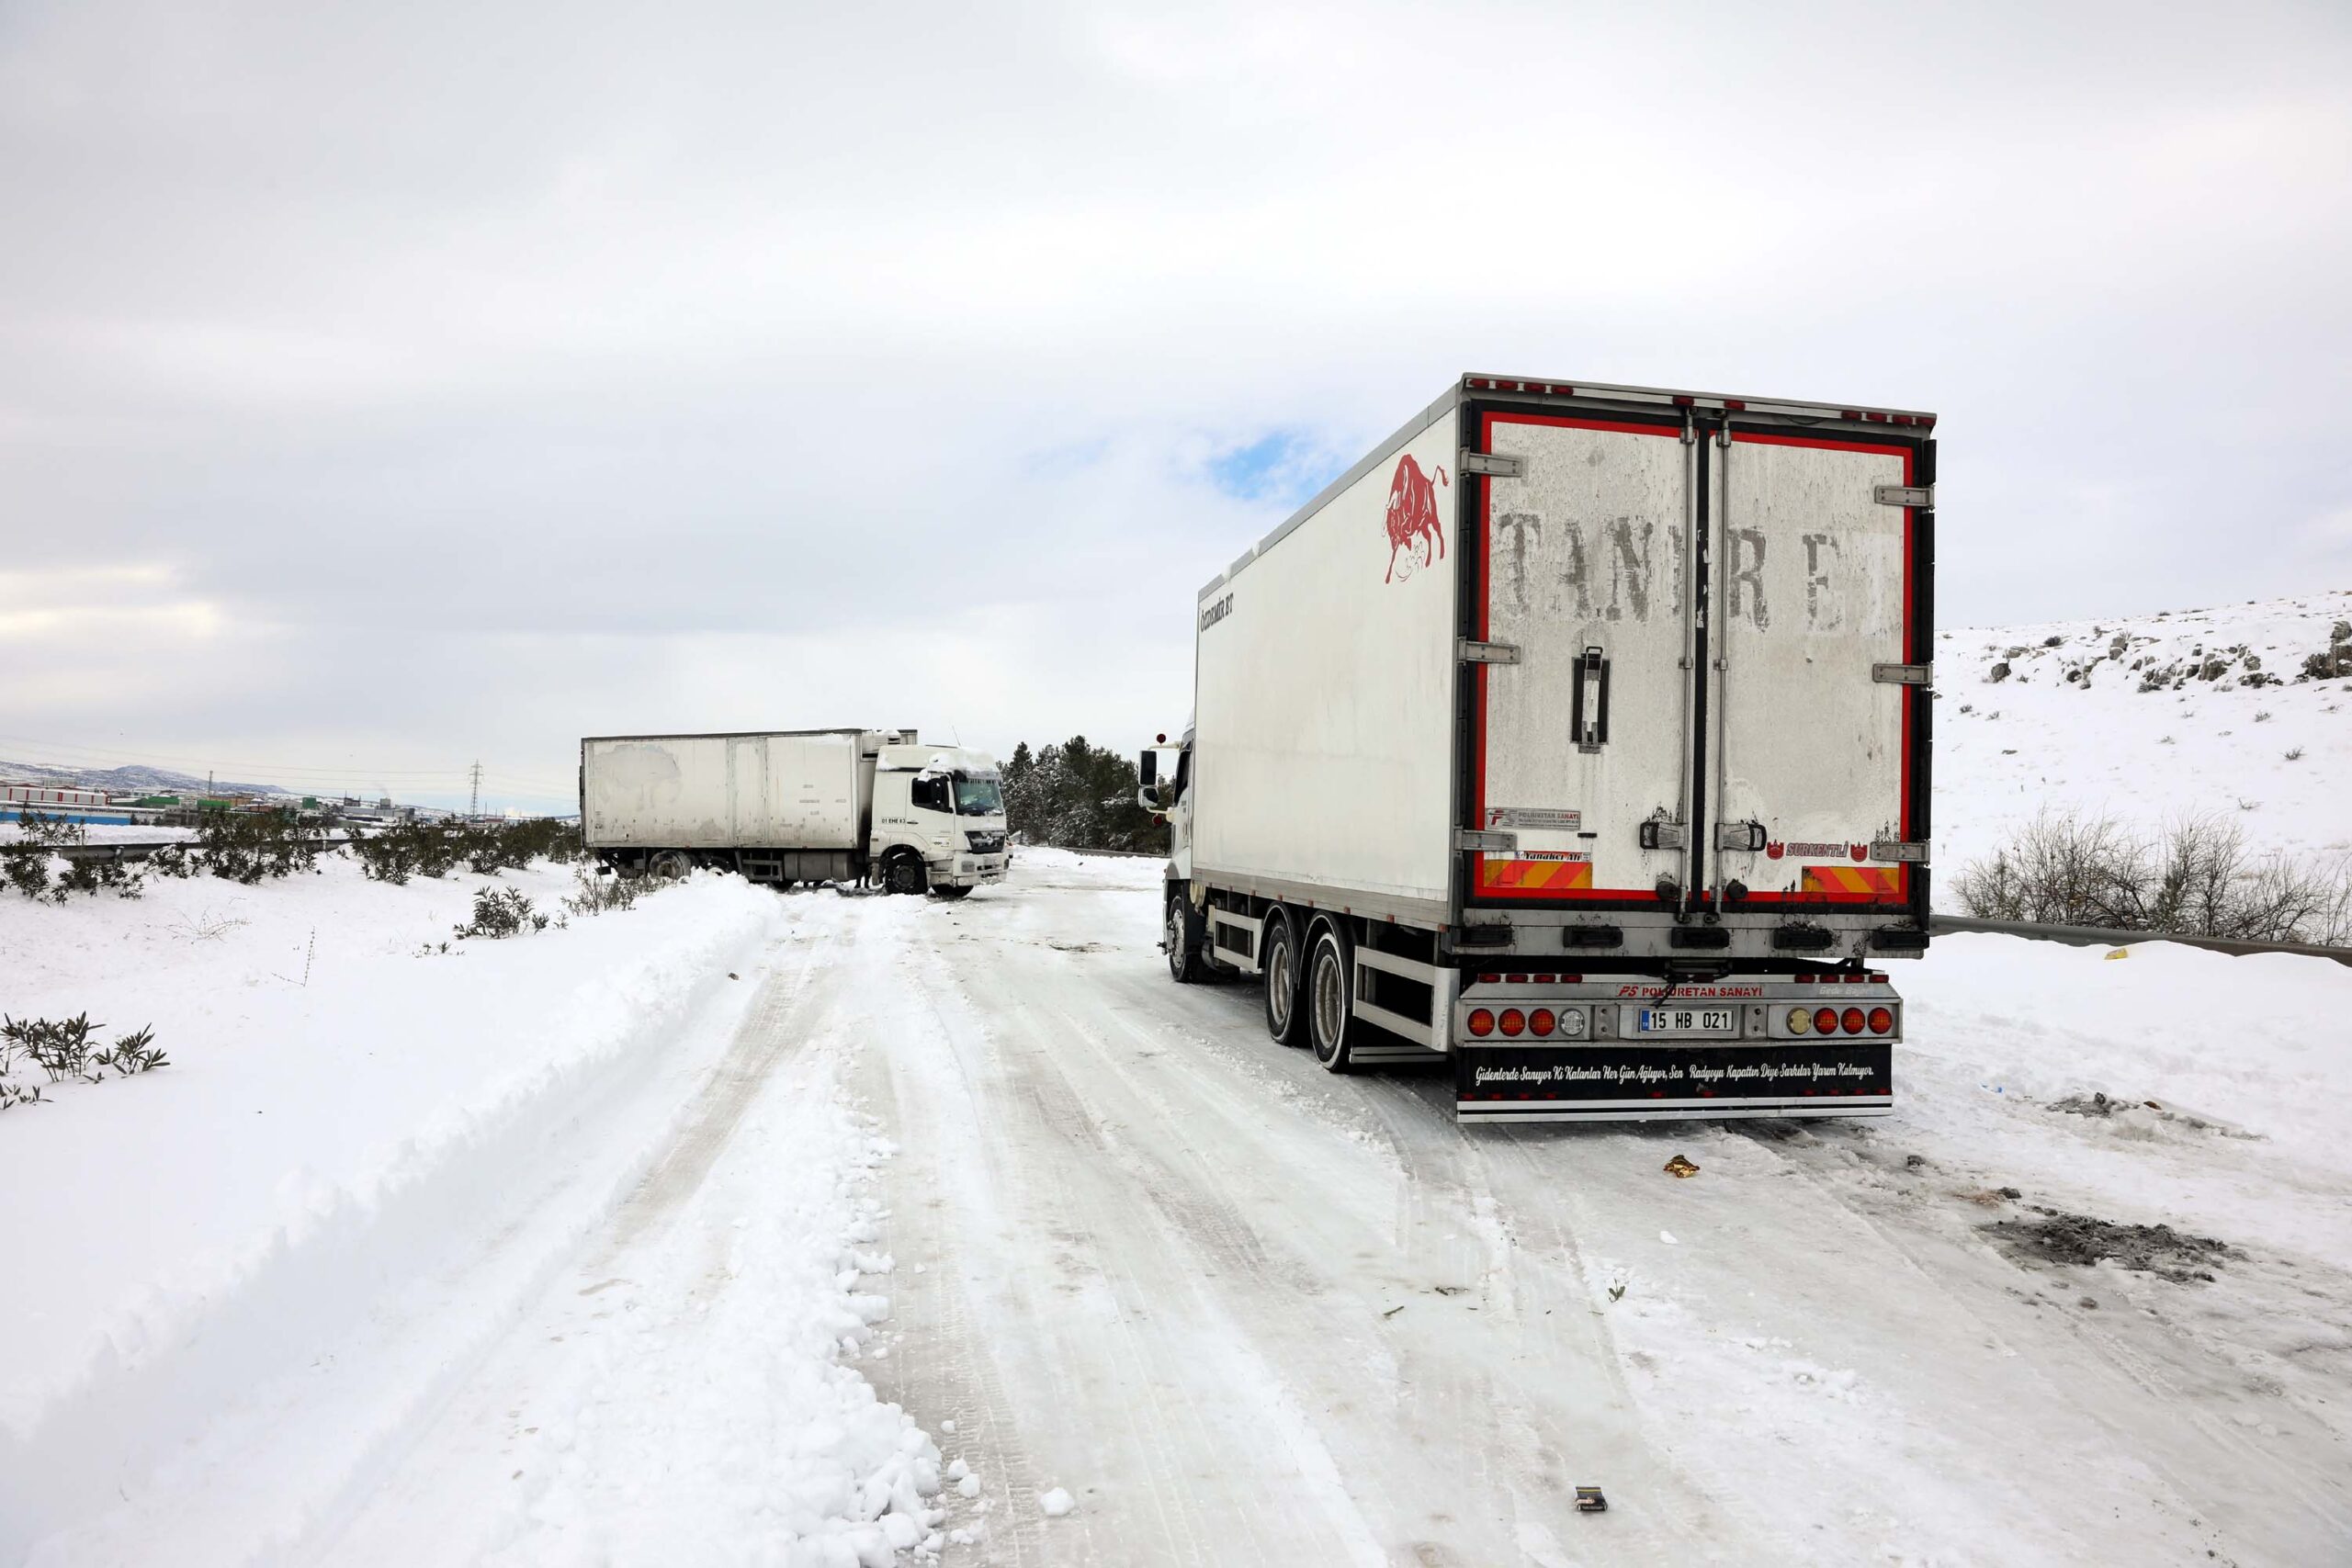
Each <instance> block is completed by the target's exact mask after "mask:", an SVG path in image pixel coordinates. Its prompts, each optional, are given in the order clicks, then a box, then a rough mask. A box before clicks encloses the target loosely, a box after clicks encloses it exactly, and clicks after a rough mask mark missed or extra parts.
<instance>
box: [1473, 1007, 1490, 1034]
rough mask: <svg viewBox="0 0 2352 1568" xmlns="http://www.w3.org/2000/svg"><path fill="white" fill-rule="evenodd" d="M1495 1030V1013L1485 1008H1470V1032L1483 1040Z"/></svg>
mask: <svg viewBox="0 0 2352 1568" xmlns="http://www.w3.org/2000/svg"><path fill="white" fill-rule="evenodd" d="M1470 1032H1471V1033H1473V1034H1475V1035H1476V1036H1477V1037H1478V1038H1479V1039H1481V1040H1484V1039H1485V1038H1486V1037H1487V1035H1489V1034H1492V1033H1493V1032H1495V1015H1494V1014H1493V1013H1490V1012H1488V1011H1487V1010H1486V1009H1485V1008H1473V1009H1471V1010H1470Z"/></svg>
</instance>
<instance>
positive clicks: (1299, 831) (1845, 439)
mask: <svg viewBox="0 0 2352 1568" xmlns="http://www.w3.org/2000/svg"><path fill="white" fill-rule="evenodd" d="M1934 424H1935V419H1934V416H1933V415H1931V414H1926V413H1920V412H1913V411H1907V410H1901V411H1899V410H1892V409H1884V408H1872V407H1867V406H1860V405H1846V404H1834V403H1814V402H1803V401H1793V400H1784V399H1763V398H1736V397H1724V396H1717V395H1711V394H1703V393H1690V392H1674V391H1666V390H1657V389H1647V388H1634V387H1616V386H1597V385H1593V384H1589V383H1584V382H1576V383H1569V382H1563V381H1539V380H1529V379H1524V378H1502V377H1490V376H1466V377H1464V378H1462V379H1461V380H1460V381H1459V382H1457V383H1456V384H1455V385H1454V386H1453V387H1452V388H1451V389H1448V390H1447V392H1446V393H1445V395H1444V396H1443V397H1441V398H1440V399H1438V400H1436V401H1435V402H1434V403H1432V404H1430V406H1429V407H1428V408H1427V409H1425V410H1423V411H1422V412H1421V413H1420V414H1419V415H1418V416H1416V417H1415V418H1414V419H1413V420H1412V421H1410V422H1409V423H1407V425H1406V426H1405V428H1404V429H1402V430H1400V431H1398V432H1397V434H1396V435H1395V436H1393V437H1391V438H1390V439H1389V440H1388V441H1387V442H1386V443H1385V444H1384V445H1383V446H1381V447H1380V448H1379V449H1378V450H1376V451H1374V453H1373V454H1372V455H1371V456H1370V457H1366V458H1365V459H1364V460H1363V461H1362V462H1360V463H1358V464H1357V465H1356V466H1355V467H1354V468H1351V469H1350V470H1349V471H1348V472H1347V473H1346V474H1345V475H1343V476H1341V478H1340V479H1338V480H1337V481H1336V482H1334V483H1333V484H1332V485H1331V486H1330V487H1329V489H1327V490H1326V491H1324V492H1323V493H1322V494H1320V495H1318V496H1317V497H1316V498H1315V499H1314V500H1313V501H1312V502H1308V503H1307V504H1306V506H1304V507H1302V508H1301V509H1300V510H1299V511H1298V512H1297V513H1295V515H1293V516H1292V517H1291V518H1290V519H1289V520H1288V521H1287V522H1285V523H1283V525H1282V526H1281V527H1279V528H1277V529H1275V530H1274V531H1273V533H1272V534H1271V535H1269V536H1267V537H1266V538H1265V539H1264V540H1263V541H1262V542H1261V543H1260V544H1259V545H1258V546H1257V547H1255V548H1253V549H1251V550H1250V551H1249V552H1247V553H1246V554H1244V555H1243V556H1242V557H1241V558H1239V559H1238V560H1237V561H1235V562H1234V563H1233V565H1232V566H1231V567H1230V568H1229V569H1228V570H1227V571H1225V572H1224V573H1222V574H1221V575H1219V576H1218V577H1217V578H1216V581H1213V582H1211V583H1210V584H1209V585H1208V586H1207V587H1205V588H1204V589H1203V590H1202V591H1201V593H1200V595H1199V601H1198V606H1197V617H1196V625H1197V632H1196V641H1195V660H1194V685H1195V692H1194V718H1193V729H1192V731H1191V732H1190V733H1189V734H1187V735H1185V736H1183V737H1182V739H1181V741H1180V742H1179V743H1178V744H1177V745H1175V746H1173V747H1163V748H1159V749H1154V750H1149V751H1147V752H1146V753H1145V755H1144V758H1143V760H1142V767H1143V773H1144V778H1145V781H1146V786H1147V787H1146V792H1145V795H1146V800H1147V803H1148V804H1150V805H1152V806H1154V807H1156V808H1158V809H1159V810H1162V811H1164V812H1166V813H1167V814H1168V816H1169V817H1170V822H1171V828H1172V832H1173V843H1174V849H1173V855H1172V859H1171V860H1170V865H1169V870H1168V880H1167V885H1166V899H1165V904H1164V907H1163V915H1164V923H1165V925H1166V929H1167V949H1168V953H1169V961H1170V970H1171V972H1172V973H1173V974H1174V975H1175V976H1176V977H1177V978H1178V979H1180V980H1182V979H1186V978H1190V977H1191V976H1193V974H1194V973H1196V972H1197V971H1198V970H1199V969H1201V968H1203V967H1215V968H1217V969H1221V970H1229V971H1238V972H1239V973H1241V974H1244V975H1249V976H1256V977H1257V978H1258V979H1259V981H1260V983H1261V986H1262V988H1263V991H1264V998H1265V1011H1266V1022H1267V1027H1268V1029H1269V1031H1270V1032H1272V1034H1273V1035H1274V1036H1275V1038H1277V1039H1278V1040H1282V1041H1283V1042H1284V1043H1305V1044H1307V1045H1309V1046H1311V1047H1312V1048H1313V1050H1314V1051H1315V1054H1316V1055H1317V1058H1318V1059H1320V1060H1321V1061H1322V1062H1323V1063H1324V1064H1325V1065H1326V1066H1329V1067H1331V1068H1333V1069H1335V1070H1344V1069H1345V1068H1347V1067H1349V1066H1354V1065H1359V1064H1364V1063H1369V1062H1378V1061H1406V1060H1422V1061H1431V1060H1438V1059H1441V1058H1442V1057H1446V1056H1450V1057H1451V1058H1452V1062H1453V1078H1454V1085H1455V1101H1456V1108H1457V1111H1458V1112H1459V1114H1460V1116H1461V1118H1462V1119H1463V1120H1464V1121H1498V1122H1504V1121H1527V1120H1564V1119H1565V1120H1610V1119H1623V1118H1642V1117H1653V1116H1709V1117H1714V1116H1734V1115H1857V1114H1870V1113H1873V1112H1883V1111H1886V1110H1888V1109H1889V1108H1890V1107H1891V1105H1892V1103H1893V1093H1894V1085H1893V1081H1892V1058H1893V1051H1894V1042H1895V1041H1897V1040H1898V1039H1900V1038H1901V1037H1902V1021H1903V1003H1902V1000H1901V998H1899V997H1898V996H1897V995H1896V993H1895V991H1894V988H1893V987H1891V986H1889V985H1888V983H1887V979H1886V976H1885V975H1884V974H1883V972H1882V971H1880V970H1878V969H1876V968H1874V967H1873V965H1874V964H1877V963H1879V962H1880V961H1882V960H1885V959H1891V958H1910V957H1917V956H1918V955H1919V954H1920V953H1923V952H1924V951H1925V950H1926V947H1927V943H1928V920H1927V916H1928V729H1929V723H1928V719H1929V714H1928V699H1929V693H1928V678H1929V660H1930V658H1931V657H1932V638H1933V636H1934V632H1933V624H1932V614H1931V608H1932V604H1933V562H1934V551H1933V534H1934V512H1933V507H1934V484H1935V442H1934V440H1933V438H1932V434H1931V433H1932V431H1933V428H1934ZM1163 739H1164V738H1163Z"/></svg>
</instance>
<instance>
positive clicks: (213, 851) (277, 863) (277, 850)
mask: <svg viewBox="0 0 2352 1568" xmlns="http://www.w3.org/2000/svg"><path fill="white" fill-rule="evenodd" d="M323 837H324V835H323V834H322V833H321V832H320V831H319V829H317V828H315V827H311V826H306V825H305V824H304V823H303V821H302V819H301V818H300V815H298V814H297V813H295V812H292V811H288V810H283V809H279V810H272V811H219V812H211V813H208V814H207V815H206V817H205V818H204V820H203V821H202V822H201V823H199V824H198V827H197V830H196V861H197V863H198V866H200V867H201V868H202V869H204V870H206V871H209V872H210V873H211V874H213V875H215V876H218V877H221V878H224V879H225V880H227V881H230V882H242V883H243V884H245V885H246V886H253V885H254V883H257V882H260V881H262V880H264V879H265V878H273V879H274V878H277V877H281V876H290V875H292V874H294V873H295V872H298V871H316V870H317V869H318V867H319V849H320V840H321V839H322V838H323Z"/></svg>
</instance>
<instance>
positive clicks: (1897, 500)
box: [1871, 485, 1936, 507]
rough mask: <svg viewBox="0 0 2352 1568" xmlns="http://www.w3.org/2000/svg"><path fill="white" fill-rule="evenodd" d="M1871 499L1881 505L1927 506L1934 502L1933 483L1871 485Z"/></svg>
mask: <svg viewBox="0 0 2352 1568" xmlns="http://www.w3.org/2000/svg"><path fill="white" fill-rule="evenodd" d="M1871 500H1872V501H1875V502H1878V503H1879V504H1880V505H1881V506H1927V507H1932V506H1934V505H1935V504H1936V487H1935V486H1933V485H1872V486H1871Z"/></svg>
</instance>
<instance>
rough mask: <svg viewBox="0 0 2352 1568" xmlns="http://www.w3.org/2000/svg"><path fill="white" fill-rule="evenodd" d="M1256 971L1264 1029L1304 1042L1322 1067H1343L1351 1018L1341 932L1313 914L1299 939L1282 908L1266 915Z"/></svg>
mask: <svg viewBox="0 0 2352 1568" xmlns="http://www.w3.org/2000/svg"><path fill="white" fill-rule="evenodd" d="M1263 929H1264V931H1265V947H1264V950H1263V953H1261V958H1260V972H1261V977H1262V978H1263V980H1264V981H1265V987H1266V1032H1267V1033H1268V1034H1271V1035H1272V1036H1273V1038H1274V1040H1275V1041H1276V1042H1277V1043H1281V1044H1283V1045H1304V1046H1306V1047H1307V1048H1308V1049H1309V1050H1311V1051H1313V1052H1314V1053H1315V1059H1316V1060H1317V1062H1320V1063H1321V1064H1322V1065H1323V1067H1324V1070H1325V1071H1327V1072H1334V1073H1344V1072H1346V1071H1347V1070H1348V1056H1349V1046H1350V1044H1351V1042H1352V1036H1353V1034H1354V1023H1355V988H1354V979H1353V975H1354V964H1353V962H1352V954H1351V953H1350V951H1349V942H1348V937H1347V933H1346V932H1345V931H1341V930H1340V927H1339V926H1338V925H1337V924H1335V923H1333V922H1332V921H1329V920H1318V921H1317V922H1316V923H1315V924H1314V925H1313V926H1311V927H1309V928H1308V929H1307V933H1306V941H1305V942H1301V941H1300V940H1299V931H1298V919H1297V917H1296V916H1295V914H1294V913H1293V912H1292V911H1290V910H1287V909H1277V910H1275V911H1274V912H1273V913H1272V914H1271V915H1269V916H1268V917H1267V918H1266V923H1265V926H1264V928H1263Z"/></svg>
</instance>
